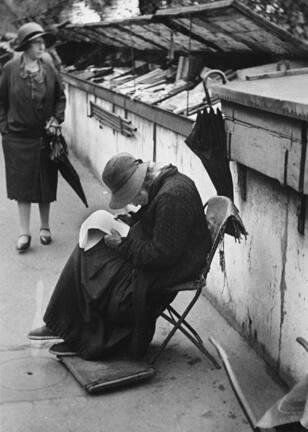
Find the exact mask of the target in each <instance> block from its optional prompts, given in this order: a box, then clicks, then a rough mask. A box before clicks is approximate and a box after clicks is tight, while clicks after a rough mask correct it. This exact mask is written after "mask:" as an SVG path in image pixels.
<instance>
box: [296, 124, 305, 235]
mask: <svg viewBox="0 0 308 432" xmlns="http://www.w3.org/2000/svg"><path fill="white" fill-rule="evenodd" d="M301 142H302V151H301V162H300V172H299V185H298V190H299V203H298V210H297V230H298V232H299V233H300V234H304V233H305V220H306V197H305V195H304V179H305V163H306V154H307V123H306V122H302V123H301Z"/></svg>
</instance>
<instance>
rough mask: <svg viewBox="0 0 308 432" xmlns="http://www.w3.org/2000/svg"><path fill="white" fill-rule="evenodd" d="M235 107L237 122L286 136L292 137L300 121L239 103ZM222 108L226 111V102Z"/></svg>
mask: <svg viewBox="0 0 308 432" xmlns="http://www.w3.org/2000/svg"><path fill="white" fill-rule="evenodd" d="M233 108H234V110H233V118H234V120H236V121H237V122H241V123H242V124H243V125H247V126H254V127H255V128H258V129H263V130H265V131H268V132H271V133H276V134H277V135H281V136H282V137H284V138H289V139H291V138H292V136H293V129H294V126H295V125H298V122H297V121H296V120H294V119H291V118H285V117H284V116H281V115H278V114H274V113H265V112H264V111H262V110H260V109H254V108H249V107H243V106H241V105H237V104H234V105H233ZM222 109H223V112H224V103H222Z"/></svg>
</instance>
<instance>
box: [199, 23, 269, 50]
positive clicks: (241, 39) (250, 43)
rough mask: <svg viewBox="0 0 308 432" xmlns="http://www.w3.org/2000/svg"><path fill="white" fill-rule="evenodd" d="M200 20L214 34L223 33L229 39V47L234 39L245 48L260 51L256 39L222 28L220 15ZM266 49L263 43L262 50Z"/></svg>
mask: <svg viewBox="0 0 308 432" xmlns="http://www.w3.org/2000/svg"><path fill="white" fill-rule="evenodd" d="M201 20H202V21H203V22H204V26H205V27H207V28H208V29H210V31H211V32H213V33H214V34H217V35H223V36H224V37H225V38H226V37H228V38H229V40H230V41H231V42H230V45H231V47H233V46H234V41H235V42H237V43H240V44H241V45H243V46H244V47H245V48H246V50H247V49H249V48H250V49H251V50H253V51H257V52H259V51H260V44H259V43H257V42H256V41H254V40H249V38H246V37H245V35H244V34H241V33H235V32H232V31H228V30H227V29H224V28H223V26H222V20H221V17H219V19H218V18H216V19H215V18H213V19H211V20H209V19H207V17H202V18H201ZM220 37H222V36H220ZM266 50H267V46H266V45H264V46H263V49H262V51H266Z"/></svg>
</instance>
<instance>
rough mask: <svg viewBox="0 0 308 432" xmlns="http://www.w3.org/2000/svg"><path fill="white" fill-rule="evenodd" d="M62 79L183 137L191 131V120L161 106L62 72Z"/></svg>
mask: <svg viewBox="0 0 308 432" xmlns="http://www.w3.org/2000/svg"><path fill="white" fill-rule="evenodd" d="M63 79H64V81H65V82H67V83H68V84H70V85H71V86H74V87H77V88H79V89H81V90H83V91H85V92H87V93H89V94H93V95H95V96H97V97H98V98H101V99H103V100H105V101H108V102H111V103H113V104H115V105H117V106H118V107H120V108H124V109H126V110H127V111H129V112H131V113H133V114H136V115H138V116H140V117H142V118H145V119H147V120H149V121H151V122H153V123H156V124H158V125H160V126H162V127H164V128H166V129H169V130H172V131H174V132H176V133H178V134H180V135H183V136H184V137H186V136H188V135H189V133H190V132H191V129H192V126H193V121H192V120H191V119H189V118H187V117H182V116H179V115H177V114H174V113H172V112H170V111H165V110H163V109H162V108H159V107H156V106H151V105H148V104H146V103H144V102H141V101H137V100H132V99H130V98H128V97H127V96H125V95H121V94H119V93H116V92H114V91H113V90H110V89H106V88H103V87H101V86H99V85H97V84H95V83H91V82H89V81H84V80H82V79H80V78H78V77H74V76H72V75H69V74H66V73H63Z"/></svg>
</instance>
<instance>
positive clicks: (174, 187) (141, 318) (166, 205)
mask: <svg viewBox="0 0 308 432" xmlns="http://www.w3.org/2000/svg"><path fill="white" fill-rule="evenodd" d="M136 216H137V219H138V222H137V223H136V224H135V225H134V226H133V227H132V228H131V230H130V231H129V235H128V237H127V238H126V239H124V240H123V242H122V244H121V245H120V247H119V248H118V249H117V252H118V253H120V254H121V256H123V257H125V258H126V259H128V260H129V261H131V262H132V263H133V266H134V267H135V269H136V285H135V288H134V299H135V300H134V303H135V317H136V322H135V329H134V332H133V336H132V343H131V350H132V352H133V354H134V355H137V356H138V355H142V354H143V353H144V352H145V350H146V348H147V345H148V343H149V340H150V339H151V337H152V336H153V335H152V334H151V329H152V331H154V324H155V319H156V313H157V311H158V310H160V309H161V308H162V307H164V306H167V305H168V304H169V303H170V301H172V300H173V298H174V297H175V296H174V295H173V296H170V295H166V292H165V291H164V288H166V287H171V286H173V285H176V284H179V283H183V282H186V281H189V280H193V279H195V278H197V277H199V273H200V270H201V268H202V266H203V265H204V263H205V259H206V256H207V254H208V252H209V250H210V247H211V237H210V233H209V230H208V227H207V224H206V220H205V216H204V210H203V206H202V202H201V198H200V195H199V193H198V190H197V188H196V186H195V184H194V182H193V181H192V180H191V179H190V178H189V177H187V176H185V175H184V174H181V173H179V172H178V170H177V169H176V168H175V167H173V166H169V167H166V168H165V169H164V170H163V172H162V174H161V175H160V176H159V177H158V178H157V180H156V181H154V184H153V186H152V189H151V191H150V201H149V204H148V205H147V206H146V207H144V208H142V209H141V210H140V211H139V212H138V213H137V215H136Z"/></svg>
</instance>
